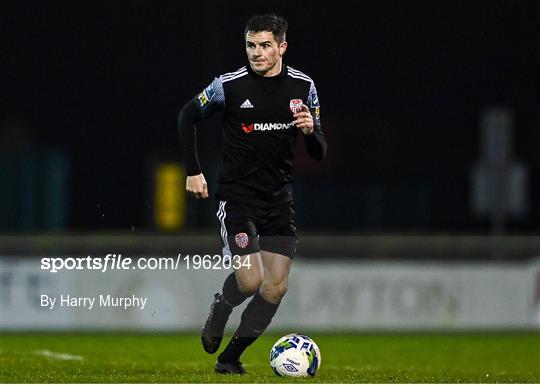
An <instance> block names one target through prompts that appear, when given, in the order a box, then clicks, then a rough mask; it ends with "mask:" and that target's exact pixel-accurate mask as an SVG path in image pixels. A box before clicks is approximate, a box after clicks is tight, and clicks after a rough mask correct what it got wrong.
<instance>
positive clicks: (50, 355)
mask: <svg viewBox="0 0 540 386" xmlns="http://www.w3.org/2000/svg"><path fill="white" fill-rule="evenodd" d="M34 354H36V355H41V356H44V357H47V358H51V359H59V360H61V361H82V360H84V358H83V357H82V356H80V355H72V354H66V353H61V352H54V351H49V350H39V351H34Z"/></svg>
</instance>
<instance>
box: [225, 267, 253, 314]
mask: <svg viewBox="0 0 540 386" xmlns="http://www.w3.org/2000/svg"><path fill="white" fill-rule="evenodd" d="M247 298H248V296H246V295H244V294H243V293H242V292H240V290H239V289H238V282H237V281H236V275H235V274H234V272H233V273H231V274H230V275H229V276H227V278H226V279H225V282H224V283H223V300H225V303H227V304H228V305H229V306H231V307H236V306H238V305H239V304H242V303H243V301H244V300H246V299H247Z"/></svg>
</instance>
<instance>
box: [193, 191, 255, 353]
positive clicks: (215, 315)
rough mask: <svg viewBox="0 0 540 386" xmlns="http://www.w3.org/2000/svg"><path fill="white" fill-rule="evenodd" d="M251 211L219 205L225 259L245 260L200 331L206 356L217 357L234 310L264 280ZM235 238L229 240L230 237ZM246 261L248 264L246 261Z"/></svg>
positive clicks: (231, 205) (229, 279)
mask: <svg viewBox="0 0 540 386" xmlns="http://www.w3.org/2000/svg"><path fill="white" fill-rule="evenodd" d="M247 212H248V209H246V208H245V207H243V206H240V205H235V204H230V203H229V204H228V203H226V202H223V201H222V202H220V203H219V204H218V212H217V217H218V219H219V220H220V226H221V236H222V241H223V255H224V256H234V255H238V256H242V258H241V259H240V261H241V262H246V261H248V262H249V264H248V265H241V266H240V267H239V268H238V269H236V270H235V272H233V273H231V274H230V275H229V276H227V278H226V279H225V282H224V283H223V289H222V293H221V294H220V293H216V294H215V295H214V300H213V302H212V305H211V306H210V313H209V315H208V318H207V320H206V322H205V324H204V327H203V328H202V331H201V342H202V345H203V348H204V350H205V351H206V352H208V353H210V354H213V353H215V352H216V351H217V350H218V348H219V346H220V344H221V341H222V339H223V333H224V330H225V326H226V324H227V321H228V319H229V316H230V314H231V312H232V310H233V308H234V307H236V306H237V305H239V304H241V303H242V302H243V301H244V300H245V299H247V298H248V297H249V296H251V295H253V293H254V292H256V291H257V290H258V289H259V286H260V285H261V283H262V280H263V265H262V261H261V257H260V253H259V244H258V240H257V236H256V230H255V226H254V225H253V223H252V222H250V221H249V213H247ZM231 234H232V235H233V236H230V235H231ZM246 259H247V260H246ZM233 262H234V261H233Z"/></svg>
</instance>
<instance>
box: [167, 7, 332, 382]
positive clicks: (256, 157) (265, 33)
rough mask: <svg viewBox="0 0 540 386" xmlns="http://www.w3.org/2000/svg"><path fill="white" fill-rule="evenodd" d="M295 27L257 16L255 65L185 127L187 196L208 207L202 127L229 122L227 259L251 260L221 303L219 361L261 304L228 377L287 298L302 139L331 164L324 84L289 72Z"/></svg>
mask: <svg viewBox="0 0 540 386" xmlns="http://www.w3.org/2000/svg"><path fill="white" fill-rule="evenodd" d="M286 32H287V21H286V20H285V19H284V18H283V17H281V16H277V15H275V14H269V15H260V16H253V17H252V18H250V19H249V20H248V22H247V24H246V27H245V30H244V37H245V49H246V54H247V59H248V65H247V66H244V67H242V68H240V69H238V70H237V71H234V72H230V73H226V74H223V75H220V76H219V77H217V78H215V79H214V80H213V81H212V82H211V83H210V85H209V86H208V87H206V88H205V89H204V90H203V91H202V92H201V93H200V94H198V95H197V96H196V97H195V98H193V100H190V101H189V102H188V103H187V104H186V105H185V106H184V107H183V108H182V111H181V112H180V115H179V117H178V123H179V130H180V135H181V140H182V145H183V149H184V156H185V162H186V168H187V175H188V177H187V181H186V190H187V192H188V193H189V194H190V195H192V196H193V197H195V198H199V199H201V198H202V199H204V198H207V197H208V187H207V183H206V180H205V178H204V175H203V173H202V171H201V167H200V165H199V161H198V156H197V145H196V124H197V122H199V121H200V120H202V119H205V118H208V117H209V116H210V115H211V114H212V113H214V112H216V111H223V112H224V117H223V121H224V146H223V153H222V167H221V171H220V175H219V180H218V189H217V192H216V199H217V201H218V203H217V217H218V219H219V222H220V225H221V237H222V241H223V254H224V256H235V257H236V256H241V258H240V259H239V261H240V262H242V263H244V262H246V259H247V261H248V264H242V266H240V267H238V268H235V270H234V272H233V273H231V274H230V275H229V276H228V277H227V278H226V280H225V282H224V284H223V291H222V293H221V294H219V293H217V294H215V295H214V301H213V303H212V305H211V308H210V314H209V316H208V319H207V320H206V323H205V324H204V327H203V329H202V333H201V340H202V345H203V347H204V349H205V350H206V351H207V352H208V353H210V354H213V353H215V352H216V351H217V350H218V349H219V346H220V344H221V341H222V339H223V332H224V329H225V325H226V323H227V320H228V318H229V315H230V314H231V312H232V310H233V307H236V306H238V305H240V304H241V303H242V302H244V301H245V300H246V299H247V298H249V297H251V296H253V298H252V299H251V301H250V302H249V304H248V305H247V307H246V309H245V310H244V312H243V314H242V317H241V322H240V325H239V326H238V329H237V330H236V332H235V333H234V336H233V337H232V339H231V341H230V342H229V344H228V345H227V346H226V347H225V349H224V350H223V352H222V353H221V354H220V355H219V356H218V360H217V363H216V367H215V370H216V371H217V372H218V373H232V374H243V373H245V370H244V368H243V366H242V363H241V362H240V356H241V355H242V353H243V352H244V350H245V349H246V348H247V347H248V346H249V345H250V344H252V343H253V342H254V341H255V340H256V339H257V338H258V337H259V336H260V335H261V334H262V332H263V331H264V330H265V329H266V328H267V327H268V325H269V324H270V322H271V320H272V317H273V316H274V314H275V313H276V310H277V308H278V306H279V304H280V302H281V299H282V297H283V295H284V294H285V292H286V291H287V278H288V274H289V270H290V267H291V263H292V259H293V258H294V253H295V250H296V245H297V237H296V226H295V222H294V209H293V196H292V187H291V183H292V177H291V168H292V161H293V158H294V153H295V143H296V138H297V135H298V134H299V133H301V135H302V136H303V137H304V140H305V144H306V148H307V152H308V153H309V154H310V155H311V156H312V157H313V158H315V159H317V160H321V159H323V158H324V156H325V154H326V140H325V138H324V135H323V132H322V130H321V125H320V119H319V118H320V116H319V108H320V106H319V98H318V96H317V90H316V89H315V83H314V82H313V80H312V79H311V78H310V77H308V76H307V75H305V74H304V73H302V72H300V71H298V70H296V69H293V68H292V67H289V66H286V65H285V64H284V63H283V55H284V54H285V51H286V50H287V42H286V40H285V35H286Z"/></svg>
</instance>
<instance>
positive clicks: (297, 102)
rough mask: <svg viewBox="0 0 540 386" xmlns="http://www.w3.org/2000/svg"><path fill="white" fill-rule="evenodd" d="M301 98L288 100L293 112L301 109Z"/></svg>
mask: <svg viewBox="0 0 540 386" xmlns="http://www.w3.org/2000/svg"><path fill="white" fill-rule="evenodd" d="M302 104H303V102H302V99H291V101H290V102H289V108H290V109H291V111H292V113H293V114H296V113H298V112H300V111H302Z"/></svg>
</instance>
